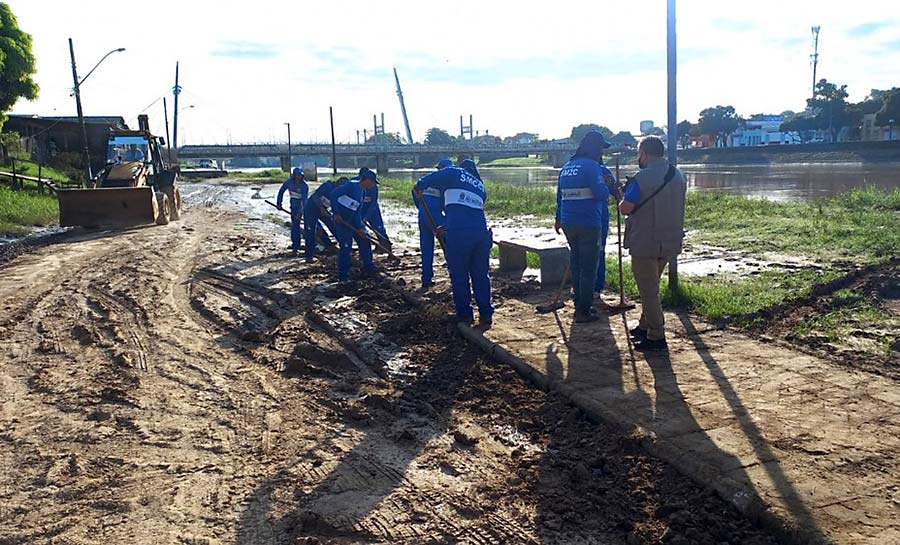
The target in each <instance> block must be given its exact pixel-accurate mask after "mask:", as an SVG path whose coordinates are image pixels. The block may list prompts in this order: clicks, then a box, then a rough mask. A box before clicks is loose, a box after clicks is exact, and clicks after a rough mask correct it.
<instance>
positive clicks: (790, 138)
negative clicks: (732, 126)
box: [728, 115, 800, 148]
mask: <svg viewBox="0 0 900 545" xmlns="http://www.w3.org/2000/svg"><path fill="white" fill-rule="evenodd" d="M782 121H784V118H783V117H782V116H780V115H754V116H753V117H751V118H750V119H748V120H747V121H745V122H744V125H743V126H742V127H738V128H737V129H736V130H735V131H734V132H733V133H731V134H730V135H729V136H728V146H729V147H733V148H741V147H748V146H786V145H789V144H799V143H800V134H799V133H797V132H795V131H789V132H782V131H781V123H782Z"/></svg>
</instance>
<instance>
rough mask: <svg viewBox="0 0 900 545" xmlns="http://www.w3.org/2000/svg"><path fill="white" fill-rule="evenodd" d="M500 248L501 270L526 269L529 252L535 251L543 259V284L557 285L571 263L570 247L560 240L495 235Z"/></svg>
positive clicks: (495, 240)
mask: <svg viewBox="0 0 900 545" xmlns="http://www.w3.org/2000/svg"><path fill="white" fill-rule="evenodd" d="M494 243H495V244H496V245H497V247H498V248H499V249H500V270H501V271H503V272H516V271H524V270H525V269H526V268H527V266H528V259H527V252H534V253H536V254H537V255H538V257H539V258H540V260H541V285H542V286H547V287H557V286H559V283H560V282H562V279H563V275H564V274H566V268H567V265H568V264H569V247H568V246H566V244H565V243H564V242H560V241H558V240H541V239H539V238H535V237H530V236H525V235H500V236H496V235H495V236H494Z"/></svg>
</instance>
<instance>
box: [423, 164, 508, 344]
mask: <svg viewBox="0 0 900 545" xmlns="http://www.w3.org/2000/svg"><path fill="white" fill-rule="evenodd" d="M428 189H437V190H438V191H440V192H441V193H442V194H443V196H444V215H445V220H444V227H443V228H442V229H440V232H442V233H443V238H444V242H445V244H446V246H445V248H444V250H445V254H446V257H447V268H448V269H449V270H450V284H451V287H452V290H453V304H454V305H455V306H456V319H457V321H461V322H465V323H472V321H473V314H472V295H473V292H474V295H475V303H476V304H477V305H478V314H479V322H480V326H481V327H482V328H488V327H490V325H491V322H492V321H493V316H494V307H493V306H491V276H490V256H491V246H493V244H494V241H493V233H492V232H491V230H490V229H488V227H487V220H486V218H485V216H484V202H485V200H487V194H486V193H485V190H484V182H482V181H481V176H480V175H479V174H478V168H477V167H476V166H475V163H474V162H473V161H471V160H469V159H467V160H465V161H463V162H461V163H460V164H459V167H458V168H457V167H449V168H444V169H441V170H438V171H436V172H432V173H431V174H428V175H426V176H423V177H422V178H419V181H418V182H416V186H415V190H416V191H417V193H418V194H419V195H420V196H421V195H424V192H425V191H426V190H428ZM470 281H471V291H470V288H469V286H470Z"/></svg>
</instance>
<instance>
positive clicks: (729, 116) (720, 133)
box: [697, 106, 743, 146]
mask: <svg viewBox="0 0 900 545" xmlns="http://www.w3.org/2000/svg"><path fill="white" fill-rule="evenodd" d="M742 123H743V119H741V118H740V117H739V116H738V115H737V113H736V112H735V111H734V107H733V106H716V107H714V108H706V109H705V110H703V111H702V112H700V120H699V121H698V123H697V125H698V126H699V127H700V131H701V132H702V133H703V134H710V135H712V136H715V138H716V145H719V144H720V143H721V144H722V145H723V146H727V145H728V135H729V134H731V133H733V132H734V131H735V130H736V129H737V128H738V127H740V126H741V124H742Z"/></svg>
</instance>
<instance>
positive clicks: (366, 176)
mask: <svg viewBox="0 0 900 545" xmlns="http://www.w3.org/2000/svg"><path fill="white" fill-rule="evenodd" d="M359 179H360V180H372V181H373V182H375V183H376V184H377V183H378V176H376V175H375V173H374V172H372V171H371V170H369V169H365V171H360V173H359Z"/></svg>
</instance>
